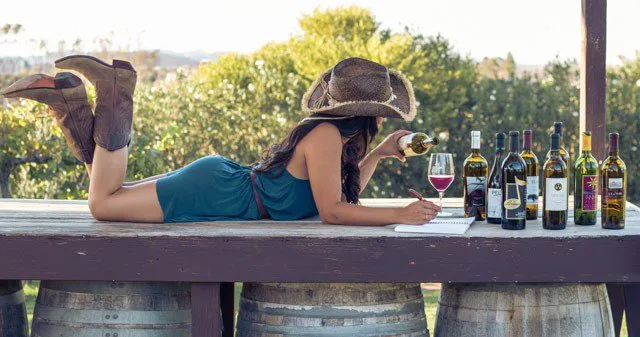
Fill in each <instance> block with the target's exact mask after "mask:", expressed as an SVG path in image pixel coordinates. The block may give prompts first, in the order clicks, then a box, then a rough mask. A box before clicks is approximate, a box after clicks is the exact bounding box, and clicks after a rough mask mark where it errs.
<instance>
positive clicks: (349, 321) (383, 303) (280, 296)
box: [236, 283, 429, 337]
mask: <svg viewBox="0 0 640 337" xmlns="http://www.w3.org/2000/svg"><path fill="white" fill-rule="evenodd" d="M236 333H237V334H236V336H237V337H280V336H317V337H322V336H332V337H334V336H335V337H347V336H348V337H353V336H359V337H372V336H396V337H425V336H426V337H428V336H429V330H428V329H427V320H426V317H425V313H424V301H423V297H422V291H421V289H420V284H418V283H412V284H396V283H394V284H390V283H245V284H243V287H242V295H241V297H240V311H239V313H238V323H237V332H236Z"/></svg>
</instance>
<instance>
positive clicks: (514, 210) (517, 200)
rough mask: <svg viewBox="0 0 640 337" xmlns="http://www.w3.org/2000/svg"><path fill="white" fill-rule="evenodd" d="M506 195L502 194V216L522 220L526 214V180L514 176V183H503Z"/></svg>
mask: <svg viewBox="0 0 640 337" xmlns="http://www.w3.org/2000/svg"><path fill="white" fill-rule="evenodd" d="M505 191H506V195H504V196H503V199H504V201H503V202H502V205H503V206H504V212H505V214H504V218H505V219H509V220H523V219H524V218H525V216H526V211H525V210H526V200H525V194H526V193H527V182H526V181H525V180H520V179H518V178H517V177H516V178H515V183H507V184H506V185H505Z"/></svg>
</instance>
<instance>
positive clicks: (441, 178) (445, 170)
mask: <svg viewBox="0 0 640 337" xmlns="http://www.w3.org/2000/svg"><path fill="white" fill-rule="evenodd" d="M454 174H455V169H454V167H453V156H452V155H451V153H432V154H431V158H430V159H429V182H430V183H431V186H433V188H435V189H436V191H438V194H439V195H440V208H442V196H443V195H444V191H446V190H447V188H449V186H451V183H452V182H453V177H454ZM452 215H453V214H451V213H449V212H439V213H438V216H452Z"/></svg>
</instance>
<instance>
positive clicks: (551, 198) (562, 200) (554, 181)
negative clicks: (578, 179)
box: [544, 178, 568, 211]
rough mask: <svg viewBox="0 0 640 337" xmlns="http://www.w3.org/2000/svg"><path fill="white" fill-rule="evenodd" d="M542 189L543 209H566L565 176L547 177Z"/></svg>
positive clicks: (566, 190)
mask: <svg viewBox="0 0 640 337" xmlns="http://www.w3.org/2000/svg"><path fill="white" fill-rule="evenodd" d="M544 191H545V192H544V204H545V208H544V209H545V211H566V210H567V207H568V205H567V195H568V194H567V193H568V189H567V178H547V179H546V184H545V189H544Z"/></svg>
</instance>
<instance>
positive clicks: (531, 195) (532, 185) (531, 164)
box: [520, 130, 540, 220]
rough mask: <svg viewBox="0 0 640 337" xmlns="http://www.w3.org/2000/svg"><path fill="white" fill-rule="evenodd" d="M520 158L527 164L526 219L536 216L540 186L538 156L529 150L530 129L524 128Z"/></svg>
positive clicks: (532, 218)
mask: <svg viewBox="0 0 640 337" xmlns="http://www.w3.org/2000/svg"><path fill="white" fill-rule="evenodd" d="M522 138H523V141H522V153H521V154H520V155H521V156H522V159H523V160H524V162H525V164H527V220H535V219H537V218H538V190H539V188H540V177H539V165H538V157H536V154H535V153H533V151H532V150H531V143H532V140H531V138H532V131H531V130H524V132H523V136H522Z"/></svg>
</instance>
